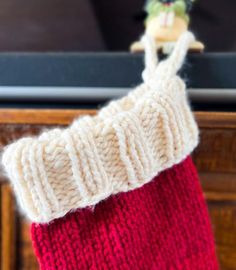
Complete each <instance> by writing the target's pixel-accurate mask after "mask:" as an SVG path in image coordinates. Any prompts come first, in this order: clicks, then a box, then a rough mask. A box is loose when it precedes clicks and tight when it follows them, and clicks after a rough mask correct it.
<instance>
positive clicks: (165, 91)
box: [3, 32, 198, 223]
mask: <svg viewBox="0 0 236 270" xmlns="http://www.w3.org/2000/svg"><path fill="white" fill-rule="evenodd" d="M193 39H194V37H193V35H192V34H191V33H189V32H187V33H185V34H184V35H183V36H182V37H181V38H180V40H179V41H178V42H177V45H176V48H175V49H174V51H173V53H172V54H171V55H170V56H169V58H167V59H166V60H165V61H163V62H161V63H160V64H159V65H157V61H156V62H153V61H154V60H152V59H153V51H152V50H153V48H152V47H151V45H150V42H147V39H146V40H145V39H144V43H145V42H146V47H147V50H146V69H145V71H144V74H143V77H144V83H143V84H141V85H140V86H138V87H137V88H136V89H135V90H133V91H132V92H131V93H129V94H128V95H127V96H126V97H124V98H122V99H120V100H117V101H113V102H111V103H110V104H109V105H107V106H106V107H105V108H103V109H102V110H100V112H98V114H97V115H96V116H93V117H92V116H86V117H82V118H79V119H77V120H75V121H74V123H73V124H72V125H71V126H70V127H68V128H67V129H58V128H57V129H54V130H51V131H46V132H44V133H42V134H41V135H40V136H39V137H37V138H35V137H32V138H24V139H21V140H19V141H17V142H15V143H13V144H11V145H10V146H8V147H7V148H6V149H5V152H4V154H3V164H4V167H5V169H6V172H7V174H8V176H9V178H10V179H11V181H12V183H13V186H14V189H15V192H16V195H17V197H18V201H19V203H20V205H21V207H22V209H23V210H24V212H25V213H26V215H27V216H28V217H29V218H30V219H31V220H32V221H34V222H40V223H45V222H50V221H51V220H53V219H55V218H59V217H62V216H64V215H65V214H66V213H68V212H69V211H71V210H75V209H77V208H84V207H87V206H92V205H95V204H97V203H98V202H100V201H101V200H104V199H106V198H107V197H109V196H110V195H112V194H117V193H119V192H127V191H130V190H133V189H136V188H139V187H141V186H143V185H144V184H145V183H147V182H149V181H150V180H151V179H152V178H153V177H154V176H155V175H156V174H157V173H160V172H161V171H163V170H165V169H167V168H170V167H171V166H173V165H174V164H177V163H179V162H181V161H182V160H184V159H185V158H186V157H187V156H188V155H189V154H190V153H191V152H192V151H193V149H194V148H195V147H196V145H197V144H198V129H197V126H196V123H195V120H194V117H193V115H192V113H191V111H190V108H189V105H188V101H187V97H186V89H185V88H186V86H185V84H184V82H183V81H182V79H181V78H180V77H179V76H178V75H176V73H177V71H178V69H179V68H180V67H181V65H182V63H183V60H184V58H185V55H186V52H187V49H188V46H189V44H190V43H191V42H192V40H193ZM148 46H149V47H148ZM151 56H152V57H151Z"/></svg>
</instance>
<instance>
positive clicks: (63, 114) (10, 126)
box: [0, 109, 236, 270]
mask: <svg viewBox="0 0 236 270" xmlns="http://www.w3.org/2000/svg"><path fill="white" fill-rule="evenodd" d="M87 113H90V114H94V113H95V111H84V110H7V109H2V110H0V145H1V147H4V146H5V145H6V144H8V143H10V142H12V141H13V140H15V139H18V138H20V137H22V136H29V135H33V134H38V133H39V132H41V131H42V130H43V129H45V128H52V127H53V126H58V125H60V126H62V125H67V124H69V123H70V122H71V121H72V119H74V118H75V117H77V116H79V115H83V114H87ZM196 118H197V121H198V123H199V126H200V128H201V143H200V145H199V147H198V148H197V150H196V151H195V152H194V154H193V158H194V161H195V164H196V165H197V168H198V171H199V174H200V178H201V182H202V186H203V189H204V194H205V197H206V199H207V203H208V206H209V211H210V216H211V220H212V225H213V229H214V233H215V239H216V246H217V252H218V257H219V261H220V264H221V269H222V270H235V269H236V113H220V112H218V113H214V112H211V113H207V112H197V113H196ZM0 178H1V182H0V187H1V192H0V269H1V270H10V269H19V270H34V269H39V267H38V264H37V261H36V259H35V256H34V253H33V249H32V246H31V240H30V236H29V225H28V222H27V221H26V220H25V219H24V218H23V217H22V215H21V214H20V213H19V211H18V209H17V207H16V205H15V200H14V198H13V196H12V192H11V188H10V186H9V184H8V182H7V180H6V178H5V176H4V173H3V172H2V171H1V175H0Z"/></svg>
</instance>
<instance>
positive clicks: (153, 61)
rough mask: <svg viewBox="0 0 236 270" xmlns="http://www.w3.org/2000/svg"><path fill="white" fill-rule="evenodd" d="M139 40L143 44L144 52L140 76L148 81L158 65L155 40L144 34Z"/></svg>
mask: <svg viewBox="0 0 236 270" xmlns="http://www.w3.org/2000/svg"><path fill="white" fill-rule="evenodd" d="M141 42H142V43H143V46H144V54H145V69H144V71H143V73H142V77H143V80H144V82H145V83H148V81H149V80H151V79H152V78H153V76H154V73H155V71H156V68H157V65H158V55H157V46H156V43H155V40H154V39H153V38H152V37H151V36H149V35H147V34H145V35H144V36H143V37H142V39H141Z"/></svg>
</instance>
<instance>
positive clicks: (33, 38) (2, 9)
mask: <svg viewBox="0 0 236 270" xmlns="http://www.w3.org/2000/svg"><path fill="white" fill-rule="evenodd" d="M144 3H145V1H144V0H132V1H127V0H119V1H118V0H117V1H114V0H112V1H111V0H110V1H108V0H70V1H65V0H53V1H50V0H40V1H36V0H24V1H19V0H2V1H1V3H0V51H18V52H19V51H40V52H42V51H107V50H108V51H127V50H128V48H129V45H130V43H131V42H132V41H134V40H136V39H137V38H138V37H139V36H140V35H141V33H142V32H143V29H144V26H143V19H144V18H145V13H144V12H143V7H144ZM222 10H223V12H222ZM235 10H236V1H235V0H224V1H220V0H198V1H197V3H196V4H194V8H193V10H192V21H191V29H193V30H194V32H195V33H196V34H197V37H198V39H199V40H202V41H203V42H204V43H205V44H206V51H211V52H222V51H224V52H228V51H235V50H236V34H235V29H236V20H235Z"/></svg>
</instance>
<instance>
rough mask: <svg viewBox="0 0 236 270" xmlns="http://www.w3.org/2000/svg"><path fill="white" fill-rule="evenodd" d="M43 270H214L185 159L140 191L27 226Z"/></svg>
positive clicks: (196, 187) (203, 214)
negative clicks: (52, 219)
mask: <svg viewBox="0 0 236 270" xmlns="http://www.w3.org/2000/svg"><path fill="white" fill-rule="evenodd" d="M31 232H32V239H33V245H34V248H35V251H36V255H37V257H38V260H39V262H40V266H41V269H43V270H52V269H59V270H80V269H88V270H95V269H96V270H106V269H109V270H113V269H116V270H118V269H121V270H126V269H135V270H139V269H140V270H146V269H147V270H152V269H153V270H167V269H178V270H179V269H186V270H215V269H218V265H217V260H216V256H215V249H214V241H213V237H212V231H211V226H210V222H209V217H208V212H207V207H206V204H205V201H204V198H203V195H202V191H201V187H200V184H199V180H198V176H197V173H196V170H195V167H194V165H193V163H192V160H191V158H190V157H188V158H187V159H186V160H185V161H183V162H182V163H180V164H178V165H175V166H174V167H172V168H171V169H168V170H166V171H164V172H162V173H161V174H160V175H159V176H157V177H156V178H154V179H153V180H152V181H151V182H150V183H148V184H146V185H144V186H143V187H141V188H139V189H136V190H133V191H130V192H127V193H121V194H118V195H116V196H112V197H110V198H109V199H107V200H105V201H102V202H100V203H99V204H98V205H96V206H95V207H94V209H88V208H87V209H81V210H78V211H77V212H74V213H70V214H68V215H67V216H66V217H63V218H60V219H57V220H55V221H53V222H52V223H51V224H48V225H38V224H33V225H32V230H31Z"/></svg>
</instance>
